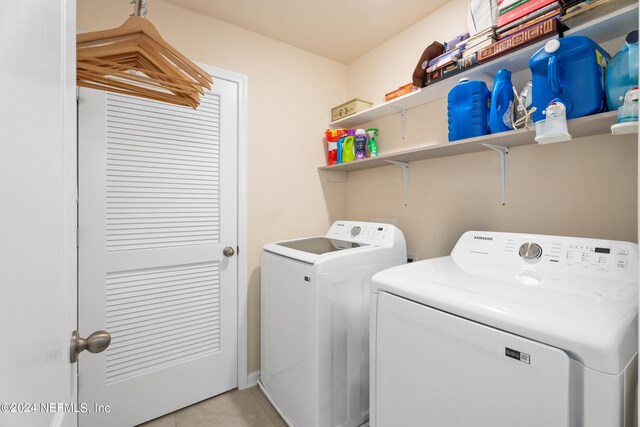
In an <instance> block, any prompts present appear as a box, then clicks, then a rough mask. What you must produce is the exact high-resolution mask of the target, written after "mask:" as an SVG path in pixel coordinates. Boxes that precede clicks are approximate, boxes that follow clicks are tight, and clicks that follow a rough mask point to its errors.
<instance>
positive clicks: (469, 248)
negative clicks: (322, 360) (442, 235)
mask: <svg viewBox="0 0 640 427" xmlns="http://www.w3.org/2000/svg"><path fill="white" fill-rule="evenodd" d="M637 265H638V250H637V245H636V244H633V243H627V242H618V241H609V240H594V239H584V238H570V237H557V236H541V235H532V234H512V233H495V232H476V231H470V232H467V233H465V234H464V235H463V236H462V237H461V238H460V240H459V241H458V243H457V244H456V246H455V248H454V249H453V252H452V254H451V256H445V257H441V258H435V259H430V260H425V261H420V262H417V263H412V264H407V265H404V266H400V267H395V268H392V269H388V270H385V271H383V272H381V273H378V274H376V275H375V276H374V277H373V279H372V300H371V304H372V305H371V307H372V314H371V425H372V426H375V427H395V426H434V427H469V426H474V427H507V426H508V427H513V426H518V427H520V426H522V427H524V426H532V427H534V426H535V427H567V426H570V427H578V426H580V427H605V426H606V427H623V426H624V427H631V426H635V425H636V424H635V423H636V417H637V414H636V412H637V405H636V403H637V394H636V393H637V354H638V325H637V322H638V267H637Z"/></svg>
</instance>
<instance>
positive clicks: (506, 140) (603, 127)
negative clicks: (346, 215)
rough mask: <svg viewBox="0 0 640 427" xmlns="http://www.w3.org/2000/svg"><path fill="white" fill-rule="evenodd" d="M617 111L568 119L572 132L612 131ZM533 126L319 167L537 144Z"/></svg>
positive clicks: (362, 165) (358, 166)
mask: <svg viewBox="0 0 640 427" xmlns="http://www.w3.org/2000/svg"><path fill="white" fill-rule="evenodd" d="M617 115H618V113H617V111H609V112H606V113H601V114H594V115H592V116H585V117H580V118H577V119H572V120H569V121H568V123H567V124H568V127H569V133H570V134H571V135H572V136H573V138H580V137H584V136H591V135H602V134H610V133H611V125H612V124H614V123H616V122H617ZM535 136H536V132H535V131H534V130H526V129H518V130H512V131H508V132H501V133H496V134H490V135H484V136H479V137H476V138H469V139H463V140H460V141H454V142H447V143H444V144H435V145H428V146H424V147H418V148H412V149H409V150H404V151H397V152H394V153H388V154H382V155H380V156H377V157H369V158H367V159H363V160H355V161H353V162H349V163H340V164H337V165H331V166H322V167H319V168H318V170H325V171H356V170H362V169H371V168H377V167H381V166H388V165H389V162H388V160H391V161H394V162H414V161H417V160H426V159H434V158H437V157H447V156H455V155H458V154H467V153H476V152H479V151H488V150H489V148H487V147H486V146H484V145H482V144H483V143H484V144H491V145H499V146H503V147H509V148H511V147H518V146H521V145H529V144H536V142H535V141H534V138H535Z"/></svg>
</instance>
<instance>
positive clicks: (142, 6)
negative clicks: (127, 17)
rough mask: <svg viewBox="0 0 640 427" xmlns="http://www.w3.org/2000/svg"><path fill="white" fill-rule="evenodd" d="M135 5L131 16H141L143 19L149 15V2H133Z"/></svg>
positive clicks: (140, 0) (142, 0) (143, 0)
mask: <svg viewBox="0 0 640 427" xmlns="http://www.w3.org/2000/svg"><path fill="white" fill-rule="evenodd" d="M129 4H132V5H133V13H132V14H131V16H140V17H142V18H144V17H145V15H146V14H147V9H148V8H147V0H131V3H129Z"/></svg>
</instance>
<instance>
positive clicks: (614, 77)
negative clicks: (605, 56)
mask: <svg viewBox="0 0 640 427" xmlns="http://www.w3.org/2000/svg"><path fill="white" fill-rule="evenodd" d="M605 86H606V88H607V108H608V109H609V111H612V110H617V109H618V108H620V107H622V104H623V100H624V95H625V94H626V93H627V91H629V89H631V88H634V87H636V86H638V30H634V31H632V32H630V33H629V34H627V37H626V38H625V41H624V46H622V49H620V51H619V52H618V53H616V54H615V55H614V57H613V58H611V61H609V67H608V68H607V77H606V79H605Z"/></svg>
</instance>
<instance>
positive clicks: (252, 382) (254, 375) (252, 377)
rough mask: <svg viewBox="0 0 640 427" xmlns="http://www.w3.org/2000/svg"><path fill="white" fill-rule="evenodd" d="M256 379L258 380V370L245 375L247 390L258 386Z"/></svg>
mask: <svg viewBox="0 0 640 427" xmlns="http://www.w3.org/2000/svg"><path fill="white" fill-rule="evenodd" d="M258 378H260V370H259V369H258V370H257V371H253V372H250V373H249V375H247V388H251V387H255V386H257V385H258Z"/></svg>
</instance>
